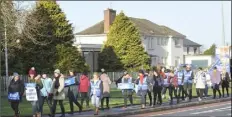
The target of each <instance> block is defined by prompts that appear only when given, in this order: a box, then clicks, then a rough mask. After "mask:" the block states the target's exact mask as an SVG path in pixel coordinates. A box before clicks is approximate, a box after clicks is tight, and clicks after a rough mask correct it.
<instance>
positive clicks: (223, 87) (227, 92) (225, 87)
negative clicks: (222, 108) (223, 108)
mask: <svg viewBox="0 0 232 117" xmlns="http://www.w3.org/2000/svg"><path fill="white" fill-rule="evenodd" d="M224 89H226V94H227V96H228V97H229V87H228V86H226V85H225V84H222V96H223V97H224Z"/></svg>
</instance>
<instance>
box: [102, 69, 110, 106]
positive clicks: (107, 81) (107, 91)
mask: <svg viewBox="0 0 232 117" xmlns="http://www.w3.org/2000/svg"><path fill="white" fill-rule="evenodd" d="M101 73H102V74H101V75H100V80H101V81H102V83H103V95H102V99H101V109H104V106H103V105H104V99H106V108H107V109H109V108H110V107H109V98H110V84H111V80H110V78H109V76H108V75H107V74H106V71H105V69H101Z"/></svg>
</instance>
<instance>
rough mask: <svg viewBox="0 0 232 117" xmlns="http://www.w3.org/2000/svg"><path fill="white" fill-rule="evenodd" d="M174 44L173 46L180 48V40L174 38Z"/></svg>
mask: <svg viewBox="0 0 232 117" xmlns="http://www.w3.org/2000/svg"><path fill="white" fill-rule="evenodd" d="M174 43H175V46H179V47H180V39H178V38H175V39H174Z"/></svg>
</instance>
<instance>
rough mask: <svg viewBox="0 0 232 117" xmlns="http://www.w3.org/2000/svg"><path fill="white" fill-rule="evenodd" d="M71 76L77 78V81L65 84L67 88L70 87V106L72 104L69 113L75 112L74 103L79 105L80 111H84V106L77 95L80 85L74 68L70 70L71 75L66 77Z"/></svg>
mask: <svg viewBox="0 0 232 117" xmlns="http://www.w3.org/2000/svg"><path fill="white" fill-rule="evenodd" d="M70 78H75V83H74V84H71V85H67V86H65V88H68V100H69V106H70V110H71V112H70V113H69V114H73V111H74V110H73V109H74V108H73V103H74V104H76V105H77V107H78V108H79V112H81V111H82V106H81V104H80V103H79V102H78V101H77V95H78V86H77V85H79V82H78V80H77V78H76V76H75V74H74V71H73V70H69V76H68V77H67V78H66V79H65V80H68V79H70Z"/></svg>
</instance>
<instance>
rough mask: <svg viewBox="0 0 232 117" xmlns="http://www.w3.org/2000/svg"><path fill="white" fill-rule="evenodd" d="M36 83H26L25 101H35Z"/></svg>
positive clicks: (36, 98)
mask: <svg viewBox="0 0 232 117" xmlns="http://www.w3.org/2000/svg"><path fill="white" fill-rule="evenodd" d="M35 86H36V84H35V83H26V84H25V87H26V99H27V101H37V100H38V97H37V92H36V88H35Z"/></svg>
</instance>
